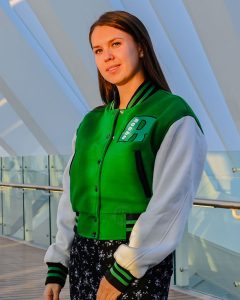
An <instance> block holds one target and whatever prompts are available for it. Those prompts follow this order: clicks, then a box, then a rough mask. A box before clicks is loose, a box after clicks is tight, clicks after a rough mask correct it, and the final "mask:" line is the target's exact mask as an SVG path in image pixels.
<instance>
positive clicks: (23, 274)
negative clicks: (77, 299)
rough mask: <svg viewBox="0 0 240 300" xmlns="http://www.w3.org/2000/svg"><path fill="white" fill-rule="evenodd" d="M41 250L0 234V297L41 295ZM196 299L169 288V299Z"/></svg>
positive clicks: (65, 291) (63, 298) (43, 268)
mask: <svg viewBox="0 0 240 300" xmlns="http://www.w3.org/2000/svg"><path fill="white" fill-rule="evenodd" d="M44 252H45V251H44V250H42V249H38V248H35V247H31V246H29V245H26V244H24V243H22V242H16V241H13V240H10V239H7V238H4V237H0V299H2V300H10V299H11V300H16V299H22V300H26V299H32V300H33V299H34V300H38V299H42V293H43V289H44V280H45V274H46V266H45V265H44V263H43V256H44ZM60 299H61V300H68V299H69V293H68V284H66V286H65V288H64V289H63V290H62V292H61V297H60ZM173 299H175V300H198V299H199V298H196V297H192V296H189V295H186V294H183V293H180V292H178V291H174V290H171V291H170V295H169V300H173Z"/></svg>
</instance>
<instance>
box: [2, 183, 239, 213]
mask: <svg viewBox="0 0 240 300" xmlns="http://www.w3.org/2000/svg"><path fill="white" fill-rule="evenodd" d="M1 187H6V188H18V189H31V190H44V191H51V192H63V188H62V187H57V186H45V185H31V184H17V183H3V182H0V188H1ZM193 204H194V205H196V206H206V207H213V208H225V209H240V202H237V201H225V200H211V199H203V198H201V199H200V198H196V199H195V200H194V203H193Z"/></svg>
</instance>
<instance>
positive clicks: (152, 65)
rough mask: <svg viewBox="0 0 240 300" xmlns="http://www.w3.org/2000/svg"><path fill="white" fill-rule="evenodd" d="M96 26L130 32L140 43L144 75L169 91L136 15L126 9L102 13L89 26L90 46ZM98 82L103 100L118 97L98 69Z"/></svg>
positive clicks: (115, 90) (149, 40) (112, 86)
mask: <svg viewBox="0 0 240 300" xmlns="http://www.w3.org/2000/svg"><path fill="white" fill-rule="evenodd" d="M97 26H110V27H115V28H117V29H119V30H122V31H124V32H127V33H128V34H130V35H131V36H132V37H133V39H134V40H135V42H136V43H138V44H140V45H141V47H142V49H143V53H144V56H143V58H142V62H143V69H144V72H145V76H146V77H147V78H148V79H150V80H151V81H152V82H153V83H155V84H156V85H157V86H158V87H159V88H161V89H163V90H166V91H170V88H169V86H168V84H167V81H166V79H165V77H164V75H163V72H162V69H161V67H160V65H159V62H158V60H157V57H156V54H155V52H154V49H153V45H152V42H151V39H150V36H149V34H148V31H147V29H146V27H145V26H144V25H143V23H142V22H141V21H140V20H139V19H138V18H137V17H135V16H134V15H132V14H130V13H128V12H126V11H109V12H106V13H104V14H103V15H101V16H100V17H99V19H98V20H97V21H96V22H94V23H93V24H92V26H91V28H90V31H89V42H90V45H91V47H92V43H91V36H92V33H93V30H94V29H95V27H97ZM98 83H99V90H100V94H101V97H102V100H103V102H105V103H109V102H111V101H112V100H113V99H116V97H117V98H119V95H118V90H117V88H116V86H115V85H114V84H112V83H110V82H108V81H106V80H105V79H104V78H103V77H102V75H101V74H100V72H99V70H98ZM116 100H117V99H116ZM118 100H119V99H118Z"/></svg>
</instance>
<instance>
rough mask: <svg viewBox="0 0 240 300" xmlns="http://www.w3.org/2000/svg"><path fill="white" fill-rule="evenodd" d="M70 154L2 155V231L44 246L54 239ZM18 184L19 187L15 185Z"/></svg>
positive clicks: (0, 173) (0, 196)
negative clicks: (62, 186) (63, 176)
mask: <svg viewBox="0 0 240 300" xmlns="http://www.w3.org/2000/svg"><path fill="white" fill-rule="evenodd" d="M68 158H69V156H67V155H64V156H60V155H55V156H41V157H39V156H38V157H34V156H29V157H4V158H1V169H0V170H1V171H0V176H1V182H2V183H4V184H6V186H2V187H1V190H0V191H1V194H0V234H2V235H5V236H11V237H14V238H17V239H21V240H26V241H28V242H30V243H34V244H36V245H39V246H43V247H47V246H48V245H49V244H50V243H51V242H53V241H54V239H55V236H56V230H57V228H56V212H57V206H58V201H59V199H60V196H61V191H60V190H61V189H59V187H61V185H62V174H63V171H64V169H65V166H66V164H67V161H68ZM14 184H15V185H16V187H15V188H14V187H11V185H14ZM7 185H9V186H7ZM18 185H20V186H22V185H23V187H22V188H19V186H18ZM29 185H31V186H32V187H31V188H29ZM17 186H18V187H17ZM37 186H44V187H45V188H44V189H43V188H40V189H39V188H37ZM49 186H53V187H55V188H50V187H49Z"/></svg>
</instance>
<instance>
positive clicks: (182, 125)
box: [44, 11, 206, 300]
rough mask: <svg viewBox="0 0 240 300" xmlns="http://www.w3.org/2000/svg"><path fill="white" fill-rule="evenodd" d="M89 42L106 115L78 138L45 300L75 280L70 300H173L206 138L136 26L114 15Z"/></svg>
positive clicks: (49, 256) (86, 124) (93, 115)
mask: <svg viewBox="0 0 240 300" xmlns="http://www.w3.org/2000/svg"><path fill="white" fill-rule="evenodd" d="M89 39H90V44H91V47H92V50H93V54H94V57H95V61H96V65H97V68H98V77H99V88H100V93H101V96H102V100H103V102H104V105H103V106H99V107H96V108H95V109H93V110H92V111H91V112H89V113H88V114H87V115H86V116H85V117H84V119H83V121H82V122H81V124H80V126H79V128H78V130H77V132H76V137H75V139H74V143H73V144H74V147H73V156H72V157H71V158H70V161H69V163H68V165H67V167H66V170H65V172H64V177H63V187H64V192H63V195H62V197H61V199H60V203H59V209H58V218H57V223H58V233H57V237H56V243H54V244H53V245H51V246H50V247H49V249H48V250H47V253H46V255H45V262H46V263H47V264H48V267H49V271H48V276H47V280H46V288H45V292H44V299H48V300H50V299H58V296H59V293H60V290H61V288H62V287H63V286H64V283H65V279H66V276H67V273H68V271H69V280H70V295H71V299H72V300H77V299H84V300H86V299H97V300H106V299H134V300H136V299H167V298H168V290H169V284H170V278H171V275H172V252H173V251H174V250H175V248H176V246H177V244H178V242H179V241H180V239H181V236H182V234H183V231H184V227H185V224H186V220H187V218H188V215H189V212H190V209H191V206H192V201H193V198H194V196H195V193H196V190H197V187H198V184H199V181H200V178H201V174H202V170H203V165H204V160H205V155H206V143H205V138H204V135H203V132H202V129H201V125H200V123H199V121H198V119H197V117H196V116H195V114H194V113H193V111H192V110H191V108H190V107H189V105H188V104H187V103H186V102H185V101H184V100H183V99H182V98H181V97H179V96H176V95H173V94H172V93H171V92H170V90H169V87H168V85H167V82H166V80H165V78H164V75H163V73H162V71H161V68H160V66H159V63H158V61H157V59H156V56H155V53H154V50H153V47H152V43H151V41H150V38H149V35H148V32H147V30H146V28H145V27H144V25H143V24H142V22H141V21H140V20H139V19H138V18H136V17H135V16H133V15H131V14H129V13H127V12H124V11H112V12H107V13H105V14H103V15H102V16H101V17H100V18H99V19H98V20H97V21H96V22H95V23H94V24H93V25H92V27H91V29H90V34H89Z"/></svg>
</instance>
